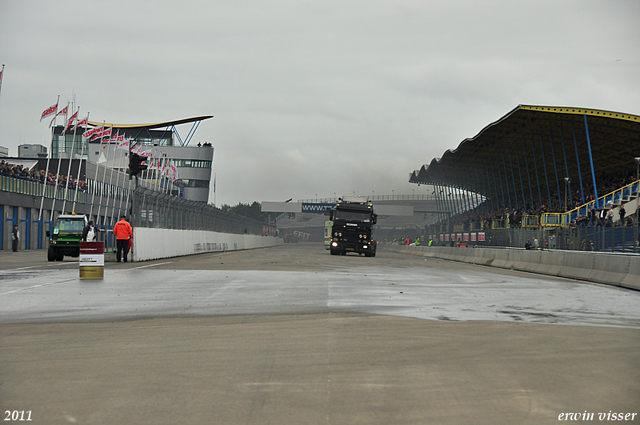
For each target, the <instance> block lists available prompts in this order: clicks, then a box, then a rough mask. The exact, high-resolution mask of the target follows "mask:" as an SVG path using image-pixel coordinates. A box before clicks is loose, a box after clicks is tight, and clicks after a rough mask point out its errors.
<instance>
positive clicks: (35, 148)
mask: <svg viewBox="0 0 640 425" xmlns="http://www.w3.org/2000/svg"><path fill="white" fill-rule="evenodd" d="M46 157H47V148H46V147H44V146H42V145H20V146H18V158H25V159H40V158H46Z"/></svg>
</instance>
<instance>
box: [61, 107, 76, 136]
mask: <svg viewBox="0 0 640 425" xmlns="http://www.w3.org/2000/svg"><path fill="white" fill-rule="evenodd" d="M78 112H79V111H76V113H75V114H73V115H71V116H70V117H69V119H68V120H67V125H65V126H64V129H63V130H62V134H64V133H66V132H67V130H68V129H69V127H71V126H72V125H73V123H74V122H76V121H78ZM76 127H77V126H76Z"/></svg>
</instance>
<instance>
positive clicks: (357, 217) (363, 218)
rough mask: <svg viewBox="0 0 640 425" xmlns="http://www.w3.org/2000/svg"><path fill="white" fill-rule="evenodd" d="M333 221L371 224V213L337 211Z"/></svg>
mask: <svg viewBox="0 0 640 425" xmlns="http://www.w3.org/2000/svg"><path fill="white" fill-rule="evenodd" d="M334 220H343V221H359V222H361V223H369V222H371V213H370V212H367V211H345V210H337V211H336V212H335V214H334Z"/></svg>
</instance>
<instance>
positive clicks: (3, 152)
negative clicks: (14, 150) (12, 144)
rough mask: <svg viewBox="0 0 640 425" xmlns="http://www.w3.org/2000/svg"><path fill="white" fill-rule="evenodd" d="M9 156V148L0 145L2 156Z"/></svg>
mask: <svg viewBox="0 0 640 425" xmlns="http://www.w3.org/2000/svg"><path fill="white" fill-rule="evenodd" d="M8 157H9V148H5V147H4V146H0V158H8Z"/></svg>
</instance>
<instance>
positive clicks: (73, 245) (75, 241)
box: [47, 213, 88, 261]
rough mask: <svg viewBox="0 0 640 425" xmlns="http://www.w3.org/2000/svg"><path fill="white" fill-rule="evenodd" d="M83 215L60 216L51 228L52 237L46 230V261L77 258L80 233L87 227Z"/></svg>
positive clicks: (80, 239) (80, 240)
mask: <svg viewBox="0 0 640 425" xmlns="http://www.w3.org/2000/svg"><path fill="white" fill-rule="evenodd" d="M87 224H88V220H87V217H86V216H85V215H76V214H75V213H74V214H61V215H59V216H58V218H57V219H56V222H55V225H54V226H53V235H51V234H50V232H49V231H48V230H47V237H48V238H49V250H48V251H47V260H49V261H62V260H63V259H64V256H65V255H66V256H67V257H79V256H80V242H82V231H83V230H84V228H85V227H86V226H87Z"/></svg>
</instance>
